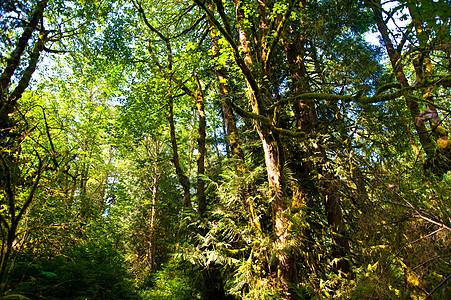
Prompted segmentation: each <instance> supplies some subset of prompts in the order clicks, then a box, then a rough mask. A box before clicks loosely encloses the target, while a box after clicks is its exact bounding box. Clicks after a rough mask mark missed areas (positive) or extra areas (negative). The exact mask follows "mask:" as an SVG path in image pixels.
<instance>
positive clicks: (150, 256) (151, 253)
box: [147, 146, 159, 272]
mask: <svg viewBox="0 0 451 300" xmlns="http://www.w3.org/2000/svg"><path fill="white" fill-rule="evenodd" d="M156 152H157V157H156V158H155V162H154V168H153V174H152V175H153V176H152V189H151V199H152V201H151V210H150V220H149V237H148V239H149V245H148V251H147V262H148V265H149V268H150V272H153V271H154V270H156V267H157V266H156V262H155V251H156V247H155V215H156V204H157V193H158V178H159V175H158V174H159V168H158V146H157V151H156Z"/></svg>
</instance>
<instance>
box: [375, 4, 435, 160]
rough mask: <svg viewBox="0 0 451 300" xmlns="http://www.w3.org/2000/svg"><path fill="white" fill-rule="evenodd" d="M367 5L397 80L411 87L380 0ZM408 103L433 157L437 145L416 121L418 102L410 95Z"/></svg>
mask: <svg viewBox="0 0 451 300" xmlns="http://www.w3.org/2000/svg"><path fill="white" fill-rule="evenodd" d="M367 2H368V3H367V5H368V6H369V7H370V8H371V9H372V11H373V13H374V19H375V22H376V25H377V28H378V29H379V32H380V34H381V36H382V39H383V41H384V45H385V49H386V50H387V53H388V57H389V59H390V63H391V66H392V68H393V72H394V74H395V76H396V79H397V81H398V82H399V84H400V85H401V86H402V87H403V88H406V87H410V84H409V82H408V80H407V77H406V75H405V73H404V70H403V65H402V57H401V53H400V51H399V50H398V49H396V48H395V47H394V45H393V42H392V40H391V39H390V36H389V33H388V32H389V31H388V28H387V24H386V23H385V21H384V18H383V16H382V10H381V2H380V0H377V1H376V2H375V4H373V3H371V2H370V1H367ZM406 105H407V108H408V109H409V111H410V115H411V118H412V121H413V122H414V124H415V129H416V131H417V134H418V137H419V139H420V143H421V145H422V147H423V149H424V151H425V152H426V154H427V155H428V157H433V156H434V154H435V153H434V152H435V146H434V144H433V142H432V140H431V138H430V136H429V133H428V131H427V129H426V127H425V126H424V124H423V123H419V122H415V119H416V118H417V117H418V116H419V115H420V110H419V108H418V103H417V102H416V101H415V100H412V99H409V96H406Z"/></svg>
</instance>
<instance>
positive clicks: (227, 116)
mask: <svg viewBox="0 0 451 300" xmlns="http://www.w3.org/2000/svg"><path fill="white" fill-rule="evenodd" d="M210 37H211V44H212V48H213V57H215V58H217V57H218V56H219V46H218V42H217V37H216V35H215V32H214V30H213V26H211V29H210ZM215 74H216V78H217V80H218V86H219V96H220V98H221V107H222V116H223V118H224V123H225V126H226V130H227V137H228V141H229V143H230V149H231V150H232V155H233V156H236V157H238V158H239V159H240V160H244V153H243V150H242V149H241V147H240V143H239V141H238V135H237V128H236V119H235V116H234V115H233V112H232V110H231V109H230V107H229V105H228V104H227V99H228V98H229V88H228V85H227V80H226V76H225V69H224V66H222V65H219V64H216V66H215Z"/></svg>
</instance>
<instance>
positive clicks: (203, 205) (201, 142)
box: [194, 73, 207, 217]
mask: <svg viewBox="0 0 451 300" xmlns="http://www.w3.org/2000/svg"><path fill="white" fill-rule="evenodd" d="M194 78H195V80H196V85H197V91H196V92H194V98H195V101H196V108H197V116H198V118H199V124H198V130H197V132H198V136H197V147H198V149H197V151H198V153H197V159H196V161H197V205H198V209H199V215H200V216H201V217H204V214H205V211H206V209H207V199H206V196H205V180H204V178H203V176H205V154H206V148H205V138H206V132H205V128H206V126H207V122H206V119H205V101H204V96H203V95H202V89H201V85H200V82H199V79H198V78H197V74H196V73H194Z"/></svg>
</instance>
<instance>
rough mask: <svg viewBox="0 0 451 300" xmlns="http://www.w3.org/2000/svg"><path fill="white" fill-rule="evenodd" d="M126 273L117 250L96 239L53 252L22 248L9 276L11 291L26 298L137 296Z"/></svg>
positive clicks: (132, 297)
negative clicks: (52, 253) (27, 250)
mask: <svg viewBox="0 0 451 300" xmlns="http://www.w3.org/2000/svg"><path fill="white" fill-rule="evenodd" d="M54 254H55V253H54ZM127 277H128V276H127V272H126V269H125V264H124V260H123V258H122V257H121V256H120V254H119V253H118V252H117V251H116V250H115V249H114V248H113V247H112V245H111V244H109V243H108V242H107V241H105V240H99V241H87V242H82V243H80V244H75V245H73V246H72V248H68V247H67V248H65V249H64V251H63V252H62V253H56V255H53V256H45V257H37V256H36V254H34V253H27V252H25V253H24V254H22V255H21V256H20V257H19V262H18V263H17V265H16V267H15V269H14V272H13V273H12V274H11V276H10V280H11V288H12V289H13V290H14V293H15V294H20V295H24V296H26V297H28V298H29V299H40V298H46V299H86V298H88V299H94V298H95V299H137V296H136V295H135V294H134V292H133V285H132V284H131V281H129V280H128V279H127Z"/></svg>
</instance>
